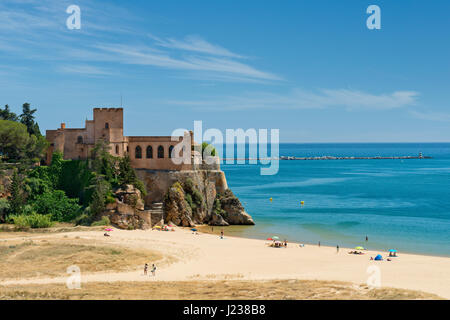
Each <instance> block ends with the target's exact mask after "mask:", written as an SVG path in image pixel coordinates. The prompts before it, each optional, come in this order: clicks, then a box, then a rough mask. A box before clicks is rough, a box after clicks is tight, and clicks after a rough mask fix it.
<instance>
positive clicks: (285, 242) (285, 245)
mask: <svg viewBox="0 0 450 320" xmlns="http://www.w3.org/2000/svg"><path fill="white" fill-rule="evenodd" d="M284 247H285V248H287V240H286V239H284Z"/></svg>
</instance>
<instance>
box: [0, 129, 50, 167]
mask: <svg viewBox="0 0 450 320" xmlns="http://www.w3.org/2000/svg"><path fill="white" fill-rule="evenodd" d="M47 146H48V142H47V140H46V139H45V138H44V137H42V136H35V135H29V133H28V131H27V127H26V126H25V125H24V124H22V123H19V122H14V121H10V120H0V155H2V156H3V157H5V158H6V159H7V160H12V161H24V162H37V161H39V159H42V158H43V156H44V154H45V150H46V149H47Z"/></svg>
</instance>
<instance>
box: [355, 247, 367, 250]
mask: <svg viewBox="0 0 450 320" xmlns="http://www.w3.org/2000/svg"><path fill="white" fill-rule="evenodd" d="M355 249H356V250H366V249H364V247H355Z"/></svg>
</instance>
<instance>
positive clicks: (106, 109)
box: [94, 108, 123, 112]
mask: <svg viewBox="0 0 450 320" xmlns="http://www.w3.org/2000/svg"><path fill="white" fill-rule="evenodd" d="M95 111H108V112H112V111H115V112H117V111H123V108H94V112H95Z"/></svg>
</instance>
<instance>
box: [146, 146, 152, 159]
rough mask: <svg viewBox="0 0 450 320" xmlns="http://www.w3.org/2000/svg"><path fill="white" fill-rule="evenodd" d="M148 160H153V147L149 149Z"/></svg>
mask: <svg viewBox="0 0 450 320" xmlns="http://www.w3.org/2000/svg"><path fill="white" fill-rule="evenodd" d="M147 159H153V148H152V146H148V147H147Z"/></svg>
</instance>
